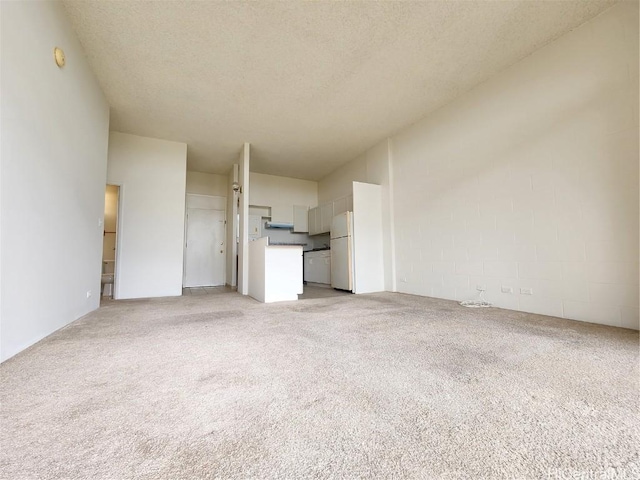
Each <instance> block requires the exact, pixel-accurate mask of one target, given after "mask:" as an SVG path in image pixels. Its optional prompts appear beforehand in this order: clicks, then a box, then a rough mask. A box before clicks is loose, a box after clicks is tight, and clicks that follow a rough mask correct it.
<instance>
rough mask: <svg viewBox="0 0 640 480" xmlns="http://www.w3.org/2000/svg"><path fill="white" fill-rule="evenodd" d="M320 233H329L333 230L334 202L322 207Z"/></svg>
mask: <svg viewBox="0 0 640 480" xmlns="http://www.w3.org/2000/svg"><path fill="white" fill-rule="evenodd" d="M320 217H321V220H320V222H321V224H320V233H327V232H329V231H330V230H331V220H333V202H329V203H325V204H324V205H320Z"/></svg>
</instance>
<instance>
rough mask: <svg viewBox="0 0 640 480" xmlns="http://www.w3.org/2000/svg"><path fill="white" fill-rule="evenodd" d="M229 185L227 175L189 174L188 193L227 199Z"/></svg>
mask: <svg viewBox="0 0 640 480" xmlns="http://www.w3.org/2000/svg"><path fill="white" fill-rule="evenodd" d="M228 184H229V179H228V177H227V175H216V174H214V173H201V172H189V171H188V172H187V193H193V194H197V195H212V196H215V197H226V196H227V188H228V187H229V185H228Z"/></svg>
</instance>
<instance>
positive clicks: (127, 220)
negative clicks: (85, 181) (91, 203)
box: [107, 132, 187, 299]
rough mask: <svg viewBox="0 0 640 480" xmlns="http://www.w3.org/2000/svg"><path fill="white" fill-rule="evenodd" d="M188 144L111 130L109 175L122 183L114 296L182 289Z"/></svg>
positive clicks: (161, 293) (158, 294) (113, 181)
mask: <svg viewBox="0 0 640 480" xmlns="http://www.w3.org/2000/svg"><path fill="white" fill-rule="evenodd" d="M186 161H187V145H186V144H184V143H178V142H169V141H166V140H158V139H154V138H146V137H139V136H136V135H129V134H124V133H119V132H111V134H110V135H109V162H108V172H107V181H108V182H109V183H111V184H114V185H119V186H120V203H121V205H120V212H121V218H120V222H119V223H120V224H119V245H118V256H117V258H116V262H117V264H116V275H117V280H116V285H115V287H116V288H115V297H116V298H118V299H125V298H146V297H164V296H177V295H182V271H183V247H184V215H185V188H186V187H185V184H186Z"/></svg>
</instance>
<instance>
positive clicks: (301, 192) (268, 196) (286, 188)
mask: <svg viewBox="0 0 640 480" xmlns="http://www.w3.org/2000/svg"><path fill="white" fill-rule="evenodd" d="M249 181H250V183H251V197H250V198H249V204H250V205H258V206H267V207H272V208H278V207H280V208H286V209H291V215H292V216H293V206H294V205H302V206H307V207H315V206H317V205H318V182H312V181H309V180H300V179H298V178H289V177H279V176H276V175H265V174H262V173H253V172H251V173H250V174H249Z"/></svg>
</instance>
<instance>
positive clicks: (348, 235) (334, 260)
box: [331, 212, 354, 292]
mask: <svg viewBox="0 0 640 480" xmlns="http://www.w3.org/2000/svg"><path fill="white" fill-rule="evenodd" d="M353 278H354V276H353V212H345V213H341V214H340V215H336V216H335V217H333V220H332V221H331V286H332V287H333V288H337V289H340V290H347V291H349V292H353V291H354V282H353Z"/></svg>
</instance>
